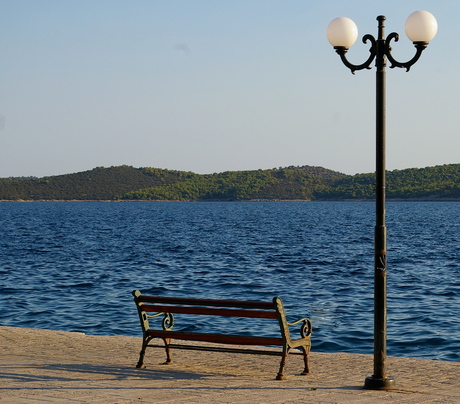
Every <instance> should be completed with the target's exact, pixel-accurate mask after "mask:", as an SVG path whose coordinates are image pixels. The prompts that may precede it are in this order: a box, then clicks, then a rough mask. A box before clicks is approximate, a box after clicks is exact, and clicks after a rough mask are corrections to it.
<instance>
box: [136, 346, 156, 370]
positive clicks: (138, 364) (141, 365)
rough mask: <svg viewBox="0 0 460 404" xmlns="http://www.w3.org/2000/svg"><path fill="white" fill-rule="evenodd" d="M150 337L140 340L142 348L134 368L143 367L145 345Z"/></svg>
mask: <svg viewBox="0 0 460 404" xmlns="http://www.w3.org/2000/svg"><path fill="white" fill-rule="evenodd" d="M151 339H152V338H146V339H144V341H142V349H141V352H140V353H139V361H138V362H137V365H136V368H138V369H144V368H145V365H144V356H145V350H146V349H147V345H148V343H149V342H150V340H151Z"/></svg>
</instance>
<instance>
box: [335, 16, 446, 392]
mask: <svg viewBox="0 0 460 404" xmlns="http://www.w3.org/2000/svg"><path fill="white" fill-rule="evenodd" d="M377 21H378V37H377V39H375V38H374V37H373V36H372V35H369V34H367V35H364V37H363V43H366V42H370V43H371V48H370V50H369V51H370V55H369V58H368V59H367V60H366V62H364V63H363V64H361V65H354V64H352V63H350V62H349V61H348V60H347V58H346V56H345V55H346V53H347V51H348V49H349V48H350V46H352V45H353V44H354V43H355V41H356V39H357V37H358V28H357V27H356V24H355V23H354V22H353V21H352V20H350V19H349V18H346V17H339V18H336V19H335V20H333V21H332V22H331V23H330V24H329V26H328V29H327V38H328V40H329V42H330V43H331V45H332V46H333V47H334V49H335V51H336V52H337V53H338V54H339V55H340V59H342V62H343V63H344V65H345V66H346V67H348V68H349V69H350V70H351V72H352V73H353V74H354V72H355V71H356V70H362V69H371V63H372V62H373V60H374V59H375V66H376V68H377V76H376V79H377V81H376V84H377V85H376V92H377V98H376V171H375V175H376V179H375V183H376V196H375V200H376V222H375V233H374V373H373V375H372V376H370V377H367V378H366V380H365V384H364V387H365V388H367V389H374V390H377V389H389V388H393V387H394V386H395V380H394V378H393V377H389V376H387V370H386V339H387V330H386V327H387V326H386V323H387V318H386V317H387V303H386V300H387V299H386V289H387V286H386V277H387V262H386V261H387V257H386V255H387V253H386V250H387V248H386V226H385V66H386V61H387V60H388V61H389V62H390V68H393V67H403V68H405V69H406V70H407V71H409V69H410V67H411V66H412V65H413V64H414V63H415V62H417V60H418V59H419V58H420V55H421V54H422V52H423V50H424V49H425V48H426V47H427V46H428V43H429V42H430V41H431V40H432V39H433V38H434V36H435V35H436V32H437V27H438V25H437V22H436V19H435V18H434V17H433V15H432V14H430V13H429V12H428V11H416V12H415V13H413V14H411V15H410V16H409V17H408V19H407V21H406V26H405V30H406V34H407V36H408V37H409V39H410V40H411V41H412V42H413V43H414V46H415V48H416V49H417V52H416V54H415V56H414V57H413V58H412V59H411V60H409V61H408V62H405V63H401V62H398V61H397V60H395V59H394V58H393V56H392V55H391V47H390V42H391V41H392V40H393V39H394V40H395V42H396V41H398V40H399V35H398V34H397V33H395V32H393V33H391V34H390V35H388V36H387V37H386V38H385V36H384V21H385V17H384V16H382V15H381V16H379V17H377Z"/></svg>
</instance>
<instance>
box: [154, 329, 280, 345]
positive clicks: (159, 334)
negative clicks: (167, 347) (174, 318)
mask: <svg viewBox="0 0 460 404" xmlns="http://www.w3.org/2000/svg"><path fill="white" fill-rule="evenodd" d="M147 333H148V334H149V335H150V336H152V337H155V338H173V339H180V340H190V341H203V342H215V343H220V344H232V345H278V346H282V345H283V339H282V338H276V337H254V336H251V335H226V334H204V333H198V332H193V333H191V332H186V331H163V330H149V331H147Z"/></svg>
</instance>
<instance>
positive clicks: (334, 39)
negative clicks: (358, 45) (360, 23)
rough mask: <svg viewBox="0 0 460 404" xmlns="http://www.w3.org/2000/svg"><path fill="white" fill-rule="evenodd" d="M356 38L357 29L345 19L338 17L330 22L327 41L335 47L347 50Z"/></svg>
mask: <svg viewBox="0 0 460 404" xmlns="http://www.w3.org/2000/svg"><path fill="white" fill-rule="evenodd" d="M357 38H358V27H357V26H356V24H355V23H354V22H353V20H350V19H349V18H347V17H338V18H336V19H334V20H332V21H331V22H330V23H329V25H328V27H327V40H328V41H329V43H330V44H331V45H332V46H334V47H336V46H343V47H344V48H349V47H350V46H352V45H353V44H354V43H355V42H356V39H357Z"/></svg>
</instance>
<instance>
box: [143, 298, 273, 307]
mask: <svg viewBox="0 0 460 404" xmlns="http://www.w3.org/2000/svg"><path fill="white" fill-rule="evenodd" d="M137 301H138V302H151V303H167V304H185V305H190V306H195V305H199V306H219V307H241V308H253V309H270V308H274V305H273V302H257V301H251V300H248V301H245V300H216V299H189V298H184V297H165V296H146V295H141V296H140V297H138V298H137Z"/></svg>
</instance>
